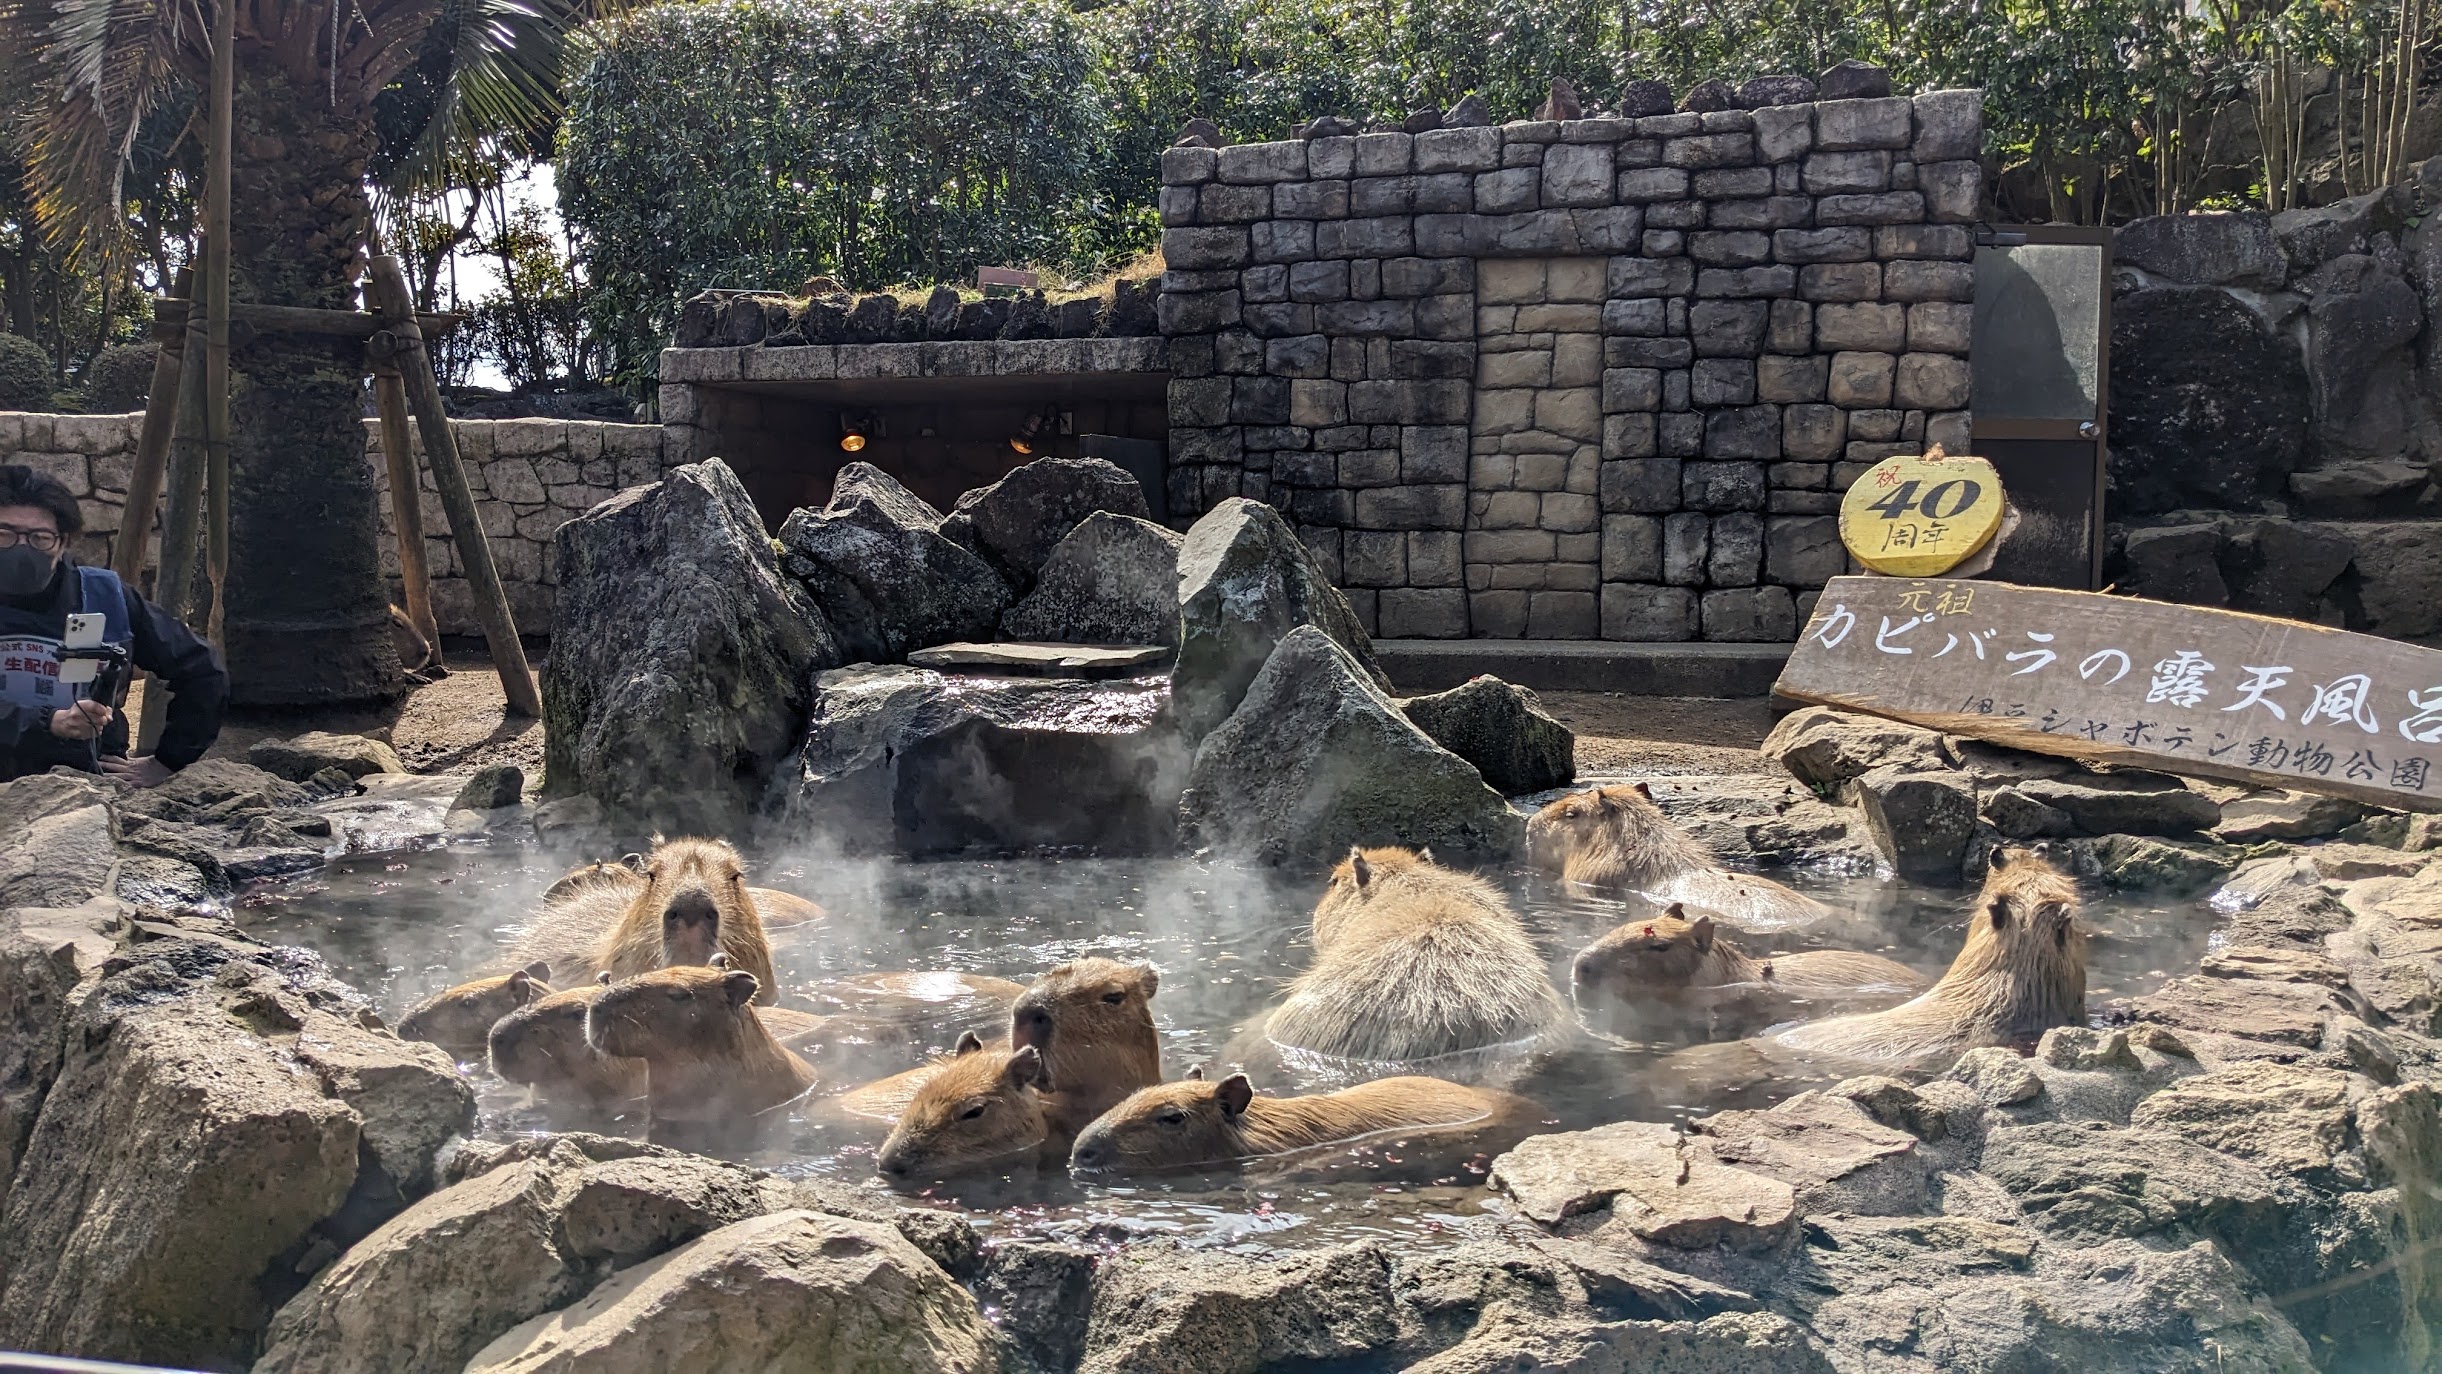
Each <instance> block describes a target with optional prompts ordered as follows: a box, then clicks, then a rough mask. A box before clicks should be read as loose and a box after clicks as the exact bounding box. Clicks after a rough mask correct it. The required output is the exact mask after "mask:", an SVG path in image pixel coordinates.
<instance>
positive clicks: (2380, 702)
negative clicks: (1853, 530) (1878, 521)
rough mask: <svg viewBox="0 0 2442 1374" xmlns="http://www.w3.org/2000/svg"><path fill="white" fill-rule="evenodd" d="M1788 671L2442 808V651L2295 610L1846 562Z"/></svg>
mask: <svg viewBox="0 0 2442 1374" xmlns="http://www.w3.org/2000/svg"><path fill="white" fill-rule="evenodd" d="M1774 690H1775V691H1776V692H1778V693H1780V694H1781V695H1782V696H1786V697H1790V698H1792V699H1794V700H1797V701H1806V702H1814V703H1817V704H1820V705H1825V706H1838V707H1844V708H1847V709H1850V710H1857V711H1869V712H1872V713H1874V714H1876V715H1883V716H1891V717H1894V718H1896V719H1899V720H1904V721H1909V722H1912V723H1914V724H1917V725H1923V726H1927V727H1929V728H1931V729H1935V730H1943V731H1948V732H1950V733H1952V734H1959V735H1968V736H1972V737H1974V738H1976V739H1984V740H1990V741H1992V742H1993V743H1995V744H2004V745H2008V746H2010V747H2012V748H2016V749H2028V750H2032V751H2034V752H2036V753H2040V754H2057V755H2061V756H2064V757H2068V758H2075V759H2084V760H2088V761H2092V762H2096V763H2117V764H2127V765H2132V766H2137V767H2145V768H2159V769H2163V770H2166V771H2168V772H2173V773H2190V774H2196V775H2199V776H2203V777H2211V778H2225V779H2229V780H2231V781H2234V782H2243V783H2248V784H2251V785H2254V786H2258V787H2289V788H2296V789H2298V790H2301V791H2306V792H2326V793H2330V794H2332V795H2335V796H2342V797H2353V798H2356V799H2358V800H2360V801H2367V802H2373V803H2375V804H2377V805H2382V806H2399V807H2409V808H2414V809H2417V810H2428V811H2430V810H2442V652H2438V651H2436V650H2432V649H2420V648H2417V647H2416V646H2415V645H2412V644H2402V643H2399V642H2398V641H2396V640H2389V639H2378V638H2375V637H2374V636H2372V635H2357V634H2350V633H2348V632H2347V631H2345V630H2329V629H2325V628H2323V627H2322V626H2319V625H2307V624H2302V623H2300V622H2298V621H2294V620H2275V619H2273V618H2271V617H2269V616H2258V615H2246V614H2243V613H2241V612H2238V611H2217V610H2211V609H2207V608H2204V607H2200V606H2173V605H2168V604H2165V603H2162V602H2158V601H2142V600H2138V599H2136V598H2134V597H2122V596H2105V595H2103V594H2101V593H2099V592H2068V591H2054V590H2052V589H2050V588H2046V587H2021V586H2016V585H2013V584H2010V583H2006V582H1969V581H1962V580H1957V579H1915V580H1906V579H1900V578H1884V577H1836V578H1833V579H1832V581H1831V584H1830V585H1829V586H1827V587H1825V588H1824V589H1823V596H1822V599H1821V600H1819V601H1817V602H1816V603H1815V610H1814V615H1813V616H1812V617H1811V618H1810V619H1809V620H1808V621H1807V622H1806V629H1805V632H1804V633H1803V634H1801V635H1799V636H1798V643H1797V648H1796V650H1795V651H1794V652H1792V653H1791V654H1790V656H1789V663H1788V666H1787V667H1785V668H1783V669H1782V670H1781V678H1780V681H1779V682H1778V683H1777V684H1775V685H1774Z"/></svg>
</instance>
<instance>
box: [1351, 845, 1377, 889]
mask: <svg viewBox="0 0 2442 1374" xmlns="http://www.w3.org/2000/svg"><path fill="white" fill-rule="evenodd" d="M1348 866H1349V867H1350V868H1352V869H1354V870H1355V871H1356V875H1357V886H1359V887H1363V886H1365V885H1366V884H1367V883H1370V882H1372V881H1373V880H1374V866H1373V865H1372V864H1369V863H1367V862H1366V861H1365V856H1364V855H1362V854H1358V853H1355V852H1353V851H1351V852H1350V854H1349V856H1348Z"/></svg>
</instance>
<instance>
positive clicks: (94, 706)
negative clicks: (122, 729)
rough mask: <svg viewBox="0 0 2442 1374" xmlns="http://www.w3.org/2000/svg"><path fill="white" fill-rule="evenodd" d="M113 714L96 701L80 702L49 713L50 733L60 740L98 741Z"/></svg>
mask: <svg viewBox="0 0 2442 1374" xmlns="http://www.w3.org/2000/svg"><path fill="white" fill-rule="evenodd" d="M113 714H114V713H113V712H112V711H111V709H110V708H109V707H107V706H104V705H103V704H102V703H100V702H98V701H80V702H78V703H76V704H75V705H73V706H70V707H68V708H67V709H66V710H63V711H53V712H52V713H51V733H52V734H54V735H57V736H59V737H60V738H61V739H77V740H84V739H99V738H101V735H102V731H104V730H105V729H108V728H109V726H110V718H111V716H112V715H113Z"/></svg>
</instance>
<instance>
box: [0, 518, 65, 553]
mask: <svg viewBox="0 0 2442 1374" xmlns="http://www.w3.org/2000/svg"><path fill="white" fill-rule="evenodd" d="M20 539H22V540H24V541H25V542H26V543H28V544H31V545H33V546H34V552H36V553H57V552H59V546H60V542H61V541H60V537H59V536H58V535H56V534H54V533H52V532H51V531H49V530H19V529H11V528H9V527H8V526H6V525H0V549H13V548H15V547H17V541H18V540H20Z"/></svg>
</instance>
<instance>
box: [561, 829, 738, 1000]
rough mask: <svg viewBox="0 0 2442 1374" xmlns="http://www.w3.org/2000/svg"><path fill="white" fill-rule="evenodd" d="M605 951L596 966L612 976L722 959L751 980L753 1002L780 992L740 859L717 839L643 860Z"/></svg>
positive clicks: (656, 849)
mask: <svg viewBox="0 0 2442 1374" xmlns="http://www.w3.org/2000/svg"><path fill="white" fill-rule="evenodd" d="M603 950H604V953H603V957H602V958H601V960H600V963H601V965H602V966H603V967H604V968H607V969H608V970H610V973H611V976H612V977H613V978H615V979H627V978H634V977H635V976H637V975H638V974H641V973H646V972H649V971H651V970H653V969H657V968H664V967H671V966H676V965H683V964H696V965H702V964H708V963H710V962H711V960H712V956H713V955H714V954H716V953H723V954H727V955H728V956H729V961H730V963H731V964H733V965H735V966H736V967H737V969H739V970H740V971H742V972H746V973H751V974H753V975H754V976H755V980H756V986H757V988H758V992H757V993H756V1000H758V1001H761V1002H767V1003H768V1002H771V1001H774V1000H775V999H776V998H777V997H778V995H779V992H778V982H777V980H775V979H774V978H773V976H772V951H771V945H770V943H769V942H768V941H767V940H766V939H765V938H764V934H763V920H762V915H761V913H760V912H758V911H757V910H756V908H755V899H754V896H753V894H752V893H751V892H750V891H749V889H748V888H747V885H746V865H745V861H744V860H742V859H740V858H739V857H738V851H737V850H735V849H732V848H730V847H729V845H728V844H726V843H724V842H723V841H720V840H701V839H687V840H663V841H660V842H658V843H656V844H655V845H654V846H653V852H652V853H651V854H650V855H648V856H646V858H645V861H644V884H643V886H642V887H639V888H637V889H635V891H634V894H633V895H632V896H630V897H629V898H628V901H627V909H626V911H625V912H624V914H623V915H622V916H621V917H620V920H619V924H618V926H617V928H615V929H614V930H612V931H611V933H610V935H609V936H608V938H607V939H606V940H605V941H604V945H603Z"/></svg>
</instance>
